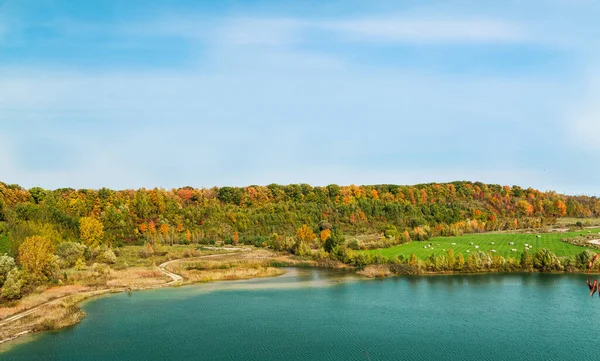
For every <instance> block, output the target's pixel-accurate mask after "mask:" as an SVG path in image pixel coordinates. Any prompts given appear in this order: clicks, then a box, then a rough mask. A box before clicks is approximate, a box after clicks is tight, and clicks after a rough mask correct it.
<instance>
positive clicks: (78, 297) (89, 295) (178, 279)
mask: <svg viewBox="0 0 600 361" xmlns="http://www.w3.org/2000/svg"><path fill="white" fill-rule="evenodd" d="M241 252H243V251H236V252H230V253H220V254H211V255H205V256H199V257H193V258H180V259H175V260H170V261H167V262H164V263H162V264H160V265H158V266H156V267H157V269H158V270H159V271H160V272H161V273H162V274H163V275H164V276H167V277H169V278H170V279H171V280H169V281H167V282H165V283H162V284H158V285H153V286H145V287H137V288H131V287H114V288H105V289H99V290H92V291H86V292H82V293H75V294H70V295H66V296H62V297H59V298H56V299H52V300H49V301H47V302H44V303H42V304H39V305H36V306H35V307H32V308H29V309H26V310H24V311H22V312H19V313H16V314H14V315H11V316H9V317H6V318H5V319H3V320H0V327H2V326H6V325H8V324H11V323H13V322H16V321H19V320H21V319H24V318H26V317H27V316H30V315H33V314H35V313H36V312H38V311H40V310H42V309H43V308H47V307H48V306H55V305H58V304H59V303H61V301H65V302H66V304H63V306H64V307H75V308H76V309H77V311H78V312H79V311H80V309H79V307H77V305H80V304H81V303H83V302H86V301H90V300H91V299H93V298H94V297H99V296H104V295H106V294H112V293H115V294H116V293H122V292H131V291H147V290H152V289H159V288H165V287H172V286H179V285H183V284H185V283H184V281H185V279H184V278H183V277H182V276H181V275H179V274H176V273H173V272H171V271H169V270H167V266H169V265H170V264H173V263H179V262H183V261H188V262H193V261H196V260H200V259H206V258H215V257H223V256H228V255H232V254H237V253H241ZM70 298H73V299H75V300H71V302H69V301H70V300H69V299H70ZM71 315H73V313H70V314H68V315H67V317H68V316H71ZM83 317H85V316H83ZM83 317H81V318H80V319H78V320H76V322H74V323H67V324H65V325H62V326H61V327H58V328H56V329H55V330H59V329H61V328H65V327H69V326H73V325H75V324H77V323H79V322H80V321H81V319H83ZM25 327H26V328H28V329H27V330H24V331H20V332H18V333H16V334H14V335H9V336H8V337H6V338H4V339H2V340H0V345H2V346H5V345H6V344H7V343H9V342H11V341H14V340H16V339H18V338H19V337H21V336H24V335H31V334H35V333H38V332H40V331H46V330H36V329H35V327H36V325H35V324H31V325H27V326H25ZM1 352H2V351H1V350H0V353H1Z"/></svg>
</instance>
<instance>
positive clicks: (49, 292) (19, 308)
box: [0, 285, 90, 320]
mask: <svg viewBox="0 0 600 361" xmlns="http://www.w3.org/2000/svg"><path fill="white" fill-rule="evenodd" d="M89 290H90V288H89V287H87V286H82V285H68V286H57V287H51V288H48V289H45V290H42V291H41V293H34V294H31V295H28V296H26V297H24V298H23V299H21V300H20V301H18V303H16V304H15V305H11V306H7V307H0V320H3V319H5V318H7V317H10V316H12V315H14V314H17V313H20V312H23V311H27V310H29V309H32V308H34V307H36V306H39V305H41V304H43V303H46V302H48V301H52V300H55V299H57V298H61V297H64V296H68V295H74V294H78V293H82V292H86V291H89Z"/></svg>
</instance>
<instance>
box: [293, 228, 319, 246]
mask: <svg viewBox="0 0 600 361" xmlns="http://www.w3.org/2000/svg"><path fill="white" fill-rule="evenodd" d="M296 235H297V236H298V238H300V240H302V241H304V242H311V241H312V240H314V239H315V238H317V236H316V235H315V233H314V232H313V231H312V229H310V228H308V226H307V225H306V224H304V225H302V227H300V228H298V230H297V231H296Z"/></svg>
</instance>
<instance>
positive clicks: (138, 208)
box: [0, 181, 600, 291]
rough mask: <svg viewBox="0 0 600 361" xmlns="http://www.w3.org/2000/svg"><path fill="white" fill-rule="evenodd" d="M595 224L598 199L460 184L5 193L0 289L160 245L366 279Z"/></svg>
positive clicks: (3, 188) (14, 189) (15, 189)
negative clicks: (498, 234) (316, 266)
mask: <svg viewBox="0 0 600 361" xmlns="http://www.w3.org/2000/svg"><path fill="white" fill-rule="evenodd" d="M599 213H600V200H599V199H598V198H596V197H588V196H567V195H562V194H557V193H556V192H541V191H538V190H535V189H531V188H528V189H523V188H521V187H519V186H512V187H509V186H501V185H490V184H483V183H479V182H474V183H473V182H464V181H461V182H452V183H444V184H438V183H431V184H420V185H414V186H400V185H373V186H355V185H349V186H338V185H333V184H332V185H328V186H325V187H313V186H310V185H307V184H290V185H277V184H271V185H268V186H248V187H220V188H217V187H214V188H201V189H198V188H192V187H183V188H178V189H170V190H166V189H162V188H154V189H143V188H142V189H138V190H131V189H128V190H110V189H106V188H102V189H99V190H91V189H79V190H75V189H70V188H63V189H56V190H46V189H42V188H39V187H35V188H31V189H25V188H23V187H20V186H18V185H9V184H4V183H0V284H1V283H2V282H3V280H5V279H8V276H9V273H10V271H11V270H12V269H15V270H17V268H16V267H15V266H16V265H17V264H18V265H19V266H20V267H21V269H22V270H24V271H25V272H26V273H27V274H28V278H27V279H28V281H27V282H29V283H32V282H33V283H35V282H36V280H48V279H52V278H53V277H52V276H51V274H52V269H60V268H64V267H69V266H73V265H75V266H77V265H80V266H81V267H84V266H85V262H86V261H88V262H89V261H90V260H92V259H94V258H98V257H100V258H102V259H103V260H104V261H107V263H110V260H111V259H113V258H114V257H115V255H114V251H113V250H117V249H119V248H120V247H123V246H127V245H136V246H144V247H142V251H140V257H147V256H148V254H151V253H152V252H154V251H156V250H157V249H158V247H161V246H166V245H174V244H192V245H193V244H207V245H208V244H214V245H222V244H233V245H239V244H246V245H254V246H258V247H268V248H271V249H273V250H275V251H283V252H290V253H292V254H295V255H298V256H312V257H316V258H319V259H326V258H333V259H335V260H337V261H341V262H344V263H347V264H353V265H355V266H359V267H362V266H364V265H365V264H369V263H377V262H379V263H381V262H384V261H383V260H381V259H378V258H377V257H375V256H370V255H369V254H366V253H360V252H355V253H353V251H355V250H359V249H363V250H364V249H368V248H381V247H389V246H393V245H396V244H401V243H407V242H411V241H424V240H428V239H429V238H431V237H436V236H458V235H462V234H465V233H479V232H486V231H498V230H515V229H525V228H540V227H543V226H546V225H551V224H554V223H555V221H556V219H557V218H559V217H567V216H568V217H579V218H584V217H596V216H598V214H599ZM363 235H371V236H372V237H371V238H372V239H375V240H376V241H374V242H370V243H368V244H362V243H359V242H357V241H356V240H355V241H354V242H346V237H347V236H363ZM144 252H146V254H144ZM61 262H62V264H61ZM415 262H416V260H415V259H412V260H409V259H400V260H395V263H407V264H411V263H415ZM435 262H436V261H435V259H434V260H432V261H431V262H430V263H432V264H435ZM53 264H54V266H53ZM2 269H3V270H4V271H2ZM15 272H17V271H15ZM17 278H18V277H17V276H16V275H13V277H12V279H17ZM21 278H23V277H21ZM54 278H55V277H54ZM32 279H33V281H32ZM24 282H25V281H24ZM4 289H5V291H6V289H7V287H6V285H5V287H4Z"/></svg>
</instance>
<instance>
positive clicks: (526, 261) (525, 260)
mask: <svg viewBox="0 0 600 361" xmlns="http://www.w3.org/2000/svg"><path fill="white" fill-rule="evenodd" d="M521 269H522V270H523V271H532V270H533V258H532V257H531V255H530V254H529V252H527V250H524V251H523V253H521Z"/></svg>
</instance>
